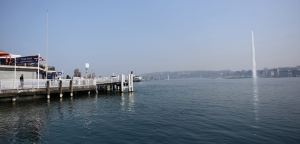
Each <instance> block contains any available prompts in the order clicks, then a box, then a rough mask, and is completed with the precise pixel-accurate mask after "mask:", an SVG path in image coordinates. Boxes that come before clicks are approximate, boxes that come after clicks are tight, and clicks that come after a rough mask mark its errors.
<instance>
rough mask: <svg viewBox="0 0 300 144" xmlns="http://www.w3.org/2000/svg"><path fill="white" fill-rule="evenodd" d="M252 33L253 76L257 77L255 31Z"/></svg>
mask: <svg viewBox="0 0 300 144" xmlns="http://www.w3.org/2000/svg"><path fill="white" fill-rule="evenodd" d="M251 34H252V76H253V78H257V76H256V62H255V48H254V37H253V31H251Z"/></svg>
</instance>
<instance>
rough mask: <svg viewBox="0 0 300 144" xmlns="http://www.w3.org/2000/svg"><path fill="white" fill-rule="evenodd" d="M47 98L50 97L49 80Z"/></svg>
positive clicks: (48, 82)
mask: <svg viewBox="0 0 300 144" xmlns="http://www.w3.org/2000/svg"><path fill="white" fill-rule="evenodd" d="M47 98H48V99H49V98H50V81H47Z"/></svg>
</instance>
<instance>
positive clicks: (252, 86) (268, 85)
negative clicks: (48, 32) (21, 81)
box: [0, 78, 300, 144]
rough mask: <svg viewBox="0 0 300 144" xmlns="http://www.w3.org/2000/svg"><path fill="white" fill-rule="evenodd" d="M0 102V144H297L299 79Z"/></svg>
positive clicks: (141, 86)
mask: <svg viewBox="0 0 300 144" xmlns="http://www.w3.org/2000/svg"><path fill="white" fill-rule="evenodd" d="M134 89H135V91H134V92H133V93H123V94H120V93H114V92H112V93H100V94H91V95H87V94H86V95H85V94H77V95H75V96H74V97H73V98H70V96H64V97H63V98H62V99H60V98H59V97H53V96H52V97H51V99H50V100H47V98H46V97H36V98H26V99H17V101H16V102H15V103H12V102H11V101H5V100H0V143H55V144H58V143H122V144H123V143H130V144H131V143H149V144H152V143H168V144H169V143H197V144H198V143H300V78H274V79H272V78H265V79H263V78H258V79H257V80H256V81H254V80H253V79H189V80H164V81H145V82H140V83H134Z"/></svg>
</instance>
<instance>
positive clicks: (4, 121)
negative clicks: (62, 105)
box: [0, 103, 45, 143]
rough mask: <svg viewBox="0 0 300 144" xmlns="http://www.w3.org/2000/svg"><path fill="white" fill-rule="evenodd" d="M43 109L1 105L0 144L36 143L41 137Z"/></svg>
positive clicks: (28, 106) (18, 104)
mask: <svg viewBox="0 0 300 144" xmlns="http://www.w3.org/2000/svg"><path fill="white" fill-rule="evenodd" d="M41 111H44V109H43V108H42V109H41V108H40V107H34V106H32V105H24V104H23V103H21V104H20V103H15V104H11V105H10V106H9V105H4V106H3V105H2V106H1V111H0V113H1V114H0V143H16V142H17V143H36V142H38V140H39V138H40V136H41V135H42V131H41V128H42V125H43V123H42V122H43V121H45V119H44V116H43V115H42V113H43V112H41Z"/></svg>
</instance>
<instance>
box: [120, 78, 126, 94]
mask: <svg viewBox="0 0 300 144" xmlns="http://www.w3.org/2000/svg"><path fill="white" fill-rule="evenodd" d="M124 83H125V75H121V84H120V92H124V91H125V88H124Z"/></svg>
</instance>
